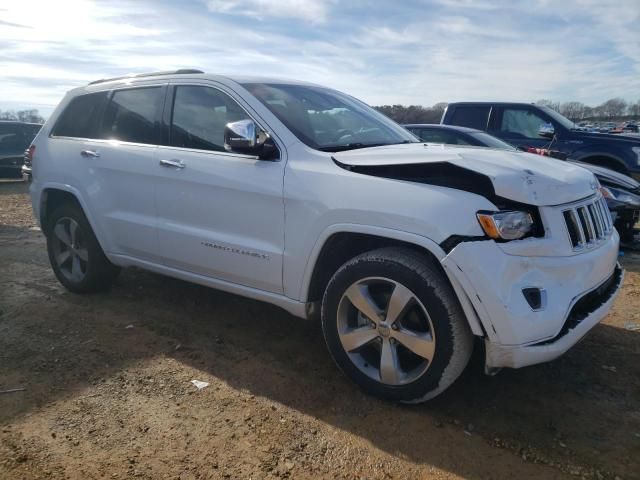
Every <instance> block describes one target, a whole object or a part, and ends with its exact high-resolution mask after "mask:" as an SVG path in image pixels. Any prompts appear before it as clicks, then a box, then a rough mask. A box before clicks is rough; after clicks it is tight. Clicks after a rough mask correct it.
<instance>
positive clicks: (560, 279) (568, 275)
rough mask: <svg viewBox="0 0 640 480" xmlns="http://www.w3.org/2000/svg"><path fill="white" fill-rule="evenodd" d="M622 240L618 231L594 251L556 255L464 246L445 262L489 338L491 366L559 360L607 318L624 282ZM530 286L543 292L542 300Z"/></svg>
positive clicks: (483, 244) (486, 244) (479, 330)
mask: <svg viewBox="0 0 640 480" xmlns="http://www.w3.org/2000/svg"><path fill="white" fill-rule="evenodd" d="M618 241H619V238H618V235H617V233H616V232H615V231H614V232H613V234H612V235H611V236H610V237H609V238H608V239H607V240H606V241H605V242H604V243H603V244H601V245H599V246H598V247H597V248H593V249H592V250H591V251H587V252H584V253H580V254H578V255H571V256H554V257H543V256H526V255H515V254H513V250H507V249H503V248H502V247H501V246H500V245H498V244H496V243H495V242H494V241H491V240H485V241H475V242H463V243H461V244H459V245H457V246H456V247H455V248H454V249H453V250H452V251H451V252H450V253H449V255H447V257H445V258H444V259H443V261H442V264H443V266H444V268H445V270H446V272H447V274H448V275H449V278H450V279H451V280H452V284H453V286H454V289H455V291H456V293H457V294H458V297H459V298H460V302H461V304H462V307H463V309H464V311H465V314H466V315H467V318H468V319H469V322H470V324H471V328H472V330H473V331H474V333H475V334H477V335H482V336H484V338H485V346H486V370H487V372H491V371H492V370H494V369H499V368H502V367H510V368H519V367H524V366H527V365H533V364H536V363H541V362H546V361H550V360H553V359H554V358H557V357H558V356H560V355H562V354H563V353H564V352H566V351H567V350H568V349H569V348H571V347H572V346H573V345H574V344H575V343H577V342H578V341H579V340H580V339H581V338H582V337H583V336H584V335H585V334H586V333H587V332H588V331H589V330H590V329H591V328H593V327H594V326H595V325H596V324H597V323H598V322H600V320H602V319H603V318H604V317H605V316H606V315H607V313H608V312H609V310H610V308H611V306H612V304H613V301H614V299H615V297H616V295H617V294H618V292H619V290H620V287H621V286H622V281H623V277H624V272H623V270H622V269H621V268H620V266H619V265H618V264H617V256H618ZM534 242H536V240H533V239H532V240H531V244H532V245H531V246H534V245H533V243H534ZM527 289H535V290H538V291H539V292H540V295H539V299H540V303H539V305H534V306H532V305H531V302H530V300H528V299H527V297H526V295H525V294H524V292H523V290H524V291H526V290H527ZM534 307H537V308H534Z"/></svg>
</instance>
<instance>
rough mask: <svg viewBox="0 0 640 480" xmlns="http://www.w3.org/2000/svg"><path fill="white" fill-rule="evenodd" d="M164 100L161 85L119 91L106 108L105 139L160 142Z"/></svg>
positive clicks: (103, 127) (103, 136) (103, 128)
mask: <svg viewBox="0 0 640 480" xmlns="http://www.w3.org/2000/svg"><path fill="white" fill-rule="evenodd" d="M162 100H163V97H162V88H161V87H148V88H132V89H128V90H116V91H115V92H114V94H113V97H112V98H111V101H110V102H109V105H107V109H106V111H105V115H104V121H103V123H102V135H101V138H106V139H114V140H121V141H123V142H135V143H149V144H157V143H158V128H156V127H157V125H156V119H157V118H158V113H159V112H160V109H161V108H162Z"/></svg>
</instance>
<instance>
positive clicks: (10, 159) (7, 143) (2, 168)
mask: <svg viewBox="0 0 640 480" xmlns="http://www.w3.org/2000/svg"><path fill="white" fill-rule="evenodd" d="M41 127H42V125H40V124H38V123H25V122H14V121H5V120H2V121H0V176H8V177H19V176H20V175H21V169H22V164H23V161H24V151H25V149H26V148H27V147H28V146H29V144H31V141H32V140H33V139H34V138H35V136H36V134H37V133H38V131H39V130H40V128H41Z"/></svg>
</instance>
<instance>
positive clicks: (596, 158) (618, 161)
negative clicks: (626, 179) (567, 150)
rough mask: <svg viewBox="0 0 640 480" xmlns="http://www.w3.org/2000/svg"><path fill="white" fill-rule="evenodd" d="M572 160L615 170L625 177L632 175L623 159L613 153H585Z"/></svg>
mask: <svg viewBox="0 0 640 480" xmlns="http://www.w3.org/2000/svg"><path fill="white" fill-rule="evenodd" d="M571 160H577V161H579V162H584V163H590V164H592V165H597V166H599V167H605V168H610V169H611V170H615V171H616V172H620V173H623V174H625V175H629V176H630V175H631V173H630V172H629V167H628V166H627V164H626V162H625V161H624V160H623V159H622V158H621V157H619V156H618V155H615V154H612V153H611V152H584V153H581V154H579V155H577V156H575V157H574V156H572V157H571Z"/></svg>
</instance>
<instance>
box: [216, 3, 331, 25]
mask: <svg viewBox="0 0 640 480" xmlns="http://www.w3.org/2000/svg"><path fill="white" fill-rule="evenodd" d="M333 3H334V1H332V0H209V1H208V2H207V5H208V7H209V10H211V11H212V12H217V13H228V14H235V15H245V16H249V17H256V18H267V17H280V18H297V19H301V20H305V21H308V22H310V23H322V22H324V21H325V20H326V19H327V15H328V13H329V8H330V6H331V4H333Z"/></svg>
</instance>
